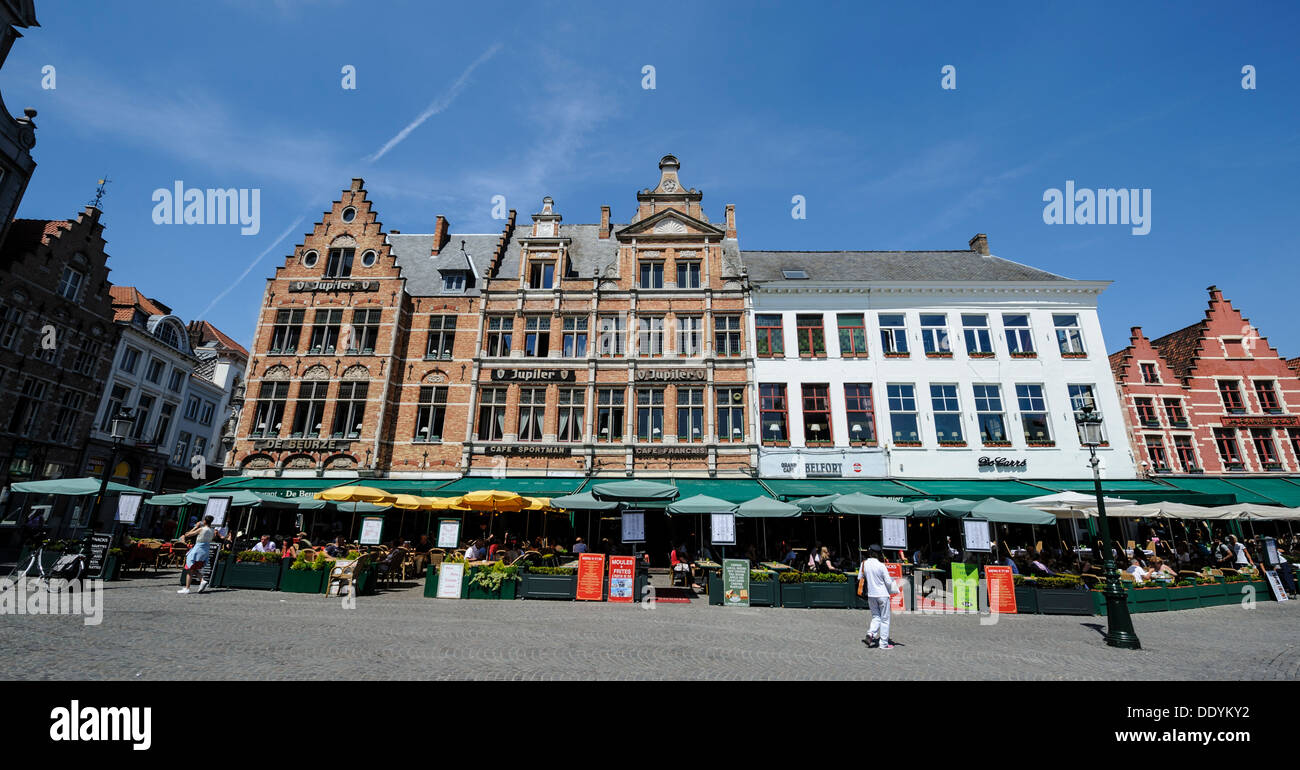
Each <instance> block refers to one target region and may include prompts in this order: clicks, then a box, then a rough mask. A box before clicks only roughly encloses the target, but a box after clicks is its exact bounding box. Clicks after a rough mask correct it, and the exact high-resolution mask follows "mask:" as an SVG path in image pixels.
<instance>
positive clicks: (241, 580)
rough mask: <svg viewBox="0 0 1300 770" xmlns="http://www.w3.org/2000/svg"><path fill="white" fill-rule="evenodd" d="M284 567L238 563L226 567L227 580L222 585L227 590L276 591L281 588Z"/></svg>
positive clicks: (276, 564) (245, 562)
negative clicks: (281, 572)
mask: <svg viewBox="0 0 1300 770" xmlns="http://www.w3.org/2000/svg"><path fill="white" fill-rule="evenodd" d="M281 569H282V566H281V565H280V564H279V563H278V562H277V563H274V564H263V563H258V562H247V561H237V562H235V563H234V564H227V565H226V574H225V578H224V579H223V580H222V582H221V585H222V586H224V587H226V588H251V589H255V590H259V591H274V590H275V589H276V588H278V587H279V586H280V571H281Z"/></svg>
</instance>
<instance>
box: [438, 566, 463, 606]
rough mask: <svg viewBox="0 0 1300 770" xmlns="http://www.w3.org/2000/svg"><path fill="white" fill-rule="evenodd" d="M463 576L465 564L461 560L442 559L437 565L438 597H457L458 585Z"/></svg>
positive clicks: (458, 596) (458, 595) (458, 593)
mask: <svg viewBox="0 0 1300 770" xmlns="http://www.w3.org/2000/svg"><path fill="white" fill-rule="evenodd" d="M464 577H465V565H464V564H463V563H462V562H450V561H444V562H443V563H442V564H441V565H439V567H438V593H437V598H439V599H459V598H460V585H461V580H462V578H464Z"/></svg>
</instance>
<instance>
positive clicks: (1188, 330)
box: [1151, 321, 1206, 379]
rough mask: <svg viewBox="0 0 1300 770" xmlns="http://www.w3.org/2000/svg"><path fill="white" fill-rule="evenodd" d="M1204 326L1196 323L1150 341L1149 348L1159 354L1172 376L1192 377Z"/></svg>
mask: <svg viewBox="0 0 1300 770" xmlns="http://www.w3.org/2000/svg"><path fill="white" fill-rule="evenodd" d="M1205 326H1206V322H1205V321H1198V322H1196V323H1194V324H1192V325H1191V326H1185V327H1183V328H1182V329H1179V330H1178V331H1176V332H1170V333H1169V334H1166V335H1165V336H1163V337H1157V338H1156V339H1154V340H1151V346H1152V347H1154V348H1155V349H1156V350H1157V351H1158V352H1159V353H1160V357H1161V358H1163V359H1164V360H1165V363H1167V364H1169V368H1170V369H1172V370H1173V372H1174V374H1176V375H1177V376H1179V377H1181V378H1183V379H1187V378H1188V377H1190V376H1192V365H1193V364H1195V363H1196V350H1197V347H1198V346H1199V345H1200V342H1201V337H1203V336H1204V335H1205Z"/></svg>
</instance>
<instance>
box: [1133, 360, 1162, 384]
mask: <svg viewBox="0 0 1300 770" xmlns="http://www.w3.org/2000/svg"><path fill="white" fill-rule="evenodd" d="M1138 369H1139V370H1141V372H1142V381H1143V382H1149V383H1157V384H1158V383H1159V382H1160V368H1159V367H1158V366H1156V365H1155V364H1138Z"/></svg>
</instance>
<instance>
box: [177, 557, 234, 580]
mask: <svg viewBox="0 0 1300 770" xmlns="http://www.w3.org/2000/svg"><path fill="white" fill-rule="evenodd" d="M228 563H229V559H227V558H226V555H225V554H222V556H221V558H220V559H218V560H217V565H216V566H215V567H213V568H212V583H211V584H210V585H209V586H208V587H209V588H222V587H224V586H225V579H226V567H227V566H228ZM178 574H179V575H180V580H179V581H178V585H181V586H184V585H185V569H184V567H182V568H181V570H180V572H179V573H178ZM190 587H191V588H198V587H199V581H198V578H197V577H195V579H194V585H192V586H190Z"/></svg>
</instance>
